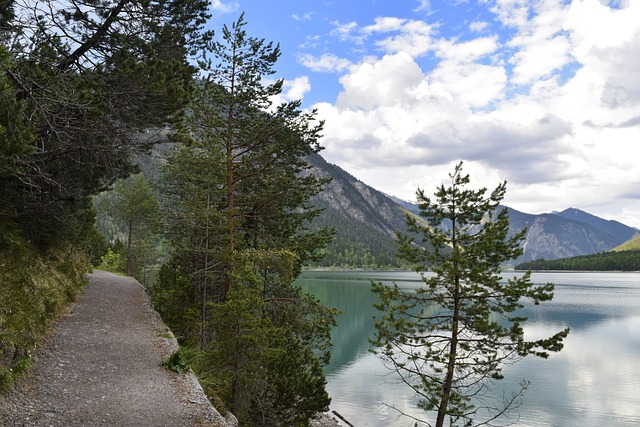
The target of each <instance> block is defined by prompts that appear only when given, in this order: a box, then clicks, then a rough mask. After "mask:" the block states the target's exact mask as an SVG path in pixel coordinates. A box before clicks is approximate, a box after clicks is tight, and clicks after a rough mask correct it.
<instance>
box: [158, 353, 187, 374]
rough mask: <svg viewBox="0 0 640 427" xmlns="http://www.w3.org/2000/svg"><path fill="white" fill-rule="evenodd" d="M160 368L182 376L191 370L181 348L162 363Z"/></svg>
mask: <svg viewBox="0 0 640 427" xmlns="http://www.w3.org/2000/svg"><path fill="white" fill-rule="evenodd" d="M162 366H164V367H165V368H167V369H170V370H172V371H174V372H177V373H179V374H184V373H185V372H188V371H189V369H191V362H190V361H189V359H188V358H187V356H186V355H185V353H184V351H183V350H182V348H179V349H177V350H176V351H174V352H173V353H172V354H171V356H169V357H167V358H166V359H164V360H163V361H162Z"/></svg>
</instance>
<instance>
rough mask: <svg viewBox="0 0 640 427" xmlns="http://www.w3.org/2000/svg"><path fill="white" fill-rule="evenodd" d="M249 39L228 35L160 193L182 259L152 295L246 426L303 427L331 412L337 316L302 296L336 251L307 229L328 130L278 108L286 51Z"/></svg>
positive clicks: (237, 30) (205, 62) (236, 31)
mask: <svg viewBox="0 0 640 427" xmlns="http://www.w3.org/2000/svg"><path fill="white" fill-rule="evenodd" d="M245 25H246V24H245V22H244V18H243V16H241V17H240V18H239V20H238V21H237V22H235V23H234V24H233V25H232V27H231V28H229V27H227V26H225V27H224V28H223V30H222V37H221V40H219V41H213V40H211V41H210V43H208V45H207V50H206V51H205V55H204V56H203V57H202V58H201V60H200V61H199V65H200V67H201V73H202V75H203V76H206V77H204V79H203V80H202V81H199V82H198V84H197V87H196V90H195V93H194V98H193V102H192V104H191V105H190V108H189V113H188V114H187V115H186V117H185V120H184V122H183V123H182V126H181V131H180V132H179V137H180V138H179V139H180V141H181V143H182V145H180V146H178V147H176V148H175V149H174V151H173V153H172V155H171V156H170V157H169V158H168V163H167V165H166V167H165V168H164V173H163V176H162V179H161V183H160V189H161V192H162V197H163V205H164V209H165V212H166V214H167V221H168V223H169V230H170V231H171V236H172V240H174V241H175V243H176V244H175V248H176V253H175V256H174V258H173V260H172V261H171V263H170V267H167V268H163V269H162V272H161V280H160V282H159V284H158V286H157V287H156V288H155V289H154V294H155V295H156V300H157V301H158V303H159V307H161V309H166V310H167V312H168V313H169V316H167V318H168V319H171V320H170V322H171V321H175V322H179V323H180V324H178V325H172V327H173V328H175V330H179V331H184V332H183V334H184V336H185V337H188V338H189V339H190V342H188V344H189V345H192V346H199V347H200V348H201V349H202V350H203V351H206V353H207V365H206V366H205V367H203V369H202V370H201V372H202V371H205V372H208V375H212V376H213V378H211V382H212V383H214V384H215V386H214V387H213V389H214V391H215V392H216V393H217V394H218V395H220V396H221V397H222V399H223V400H224V401H225V403H226V405H227V406H228V408H229V409H230V410H231V411H232V412H233V413H234V414H235V415H236V416H237V417H238V418H239V419H240V421H241V423H243V424H246V425H254V426H265V427H266V426H304V425H307V424H308V421H309V418H310V417H311V416H312V415H313V414H314V413H316V412H318V411H323V410H325V409H326V408H327V405H328V402H329V398H328V395H327V393H326V391H325V389H324V385H325V378H324V374H323V372H322V369H321V367H322V366H323V365H324V364H326V363H327V362H328V346H329V344H330V341H329V327H330V325H331V324H332V323H333V316H334V315H335V313H334V312H333V311H332V310H327V309H325V308H324V307H322V306H321V305H320V304H319V303H318V302H317V301H316V300H315V299H314V298H312V297H310V296H309V295H305V294H303V293H302V292H301V291H300V289H299V288H297V287H295V286H294V285H293V281H294V279H295V277H296V276H297V275H298V274H299V273H300V271H301V268H302V264H303V263H304V262H305V261H307V260H310V259H313V258H314V257H317V256H318V254H320V253H321V250H322V248H323V247H324V245H325V244H326V242H327V241H328V240H329V239H330V232H329V231H328V230H326V229H322V230H319V231H310V230H309V229H308V228H307V227H308V226H309V224H310V222H311V220H312V219H313V218H314V217H315V216H316V215H318V214H319V210H317V209H315V208H312V207H310V206H309V205H308V199H309V198H310V197H311V196H313V195H315V194H317V193H318V192H319V191H320V190H321V189H322V186H323V184H324V182H325V181H324V180H319V179H317V178H315V177H314V176H313V175H311V174H310V173H308V169H309V167H310V166H309V164H308V163H307V161H306V157H307V156H309V155H310V154H312V153H316V152H318V151H319V150H320V149H321V147H320V145H319V143H318V137H319V132H320V130H321V128H322V123H316V122H315V112H309V113H307V112H303V111H301V110H300V102H299V101H296V102H289V103H285V104H282V105H278V106H273V105H272V104H271V100H272V97H273V96H275V95H278V94H279V93H280V91H281V90H282V84H283V82H282V81H277V82H275V83H273V84H267V83H265V81H264V79H265V78H266V77H268V76H271V75H272V74H273V73H274V71H273V66H274V64H275V62H276V60H277V59H278V57H279V55H280V51H279V47H278V46H274V45H273V44H272V43H266V42H265V41H264V40H262V39H255V38H252V37H248V36H247V34H246V32H245V29H244V27H245ZM178 304H182V306H181V307H180V309H179V310H176V309H175V307H176V306H177V305H178ZM183 313H188V315H185V314H183ZM196 318H197V319H196Z"/></svg>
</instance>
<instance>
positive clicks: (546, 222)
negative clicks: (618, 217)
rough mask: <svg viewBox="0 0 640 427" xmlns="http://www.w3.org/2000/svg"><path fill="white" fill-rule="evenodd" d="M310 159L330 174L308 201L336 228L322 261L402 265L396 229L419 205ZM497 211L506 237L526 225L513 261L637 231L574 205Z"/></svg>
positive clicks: (595, 245)
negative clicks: (505, 219)
mask: <svg viewBox="0 0 640 427" xmlns="http://www.w3.org/2000/svg"><path fill="white" fill-rule="evenodd" d="M309 163H310V164H311V166H312V168H311V173H314V174H317V175H318V176H320V177H323V178H326V177H329V176H330V177H332V178H333V180H332V182H330V183H329V184H327V187H326V188H325V190H324V191H323V192H322V193H321V194H319V195H318V196H316V197H315V198H314V199H313V200H312V204H315V205H316V206H317V207H321V208H323V209H324V212H323V214H322V215H321V216H320V217H319V218H318V224H319V225H330V226H331V225H332V226H335V227H336V238H335V241H334V242H333V243H332V244H331V245H330V247H329V248H328V251H327V259H326V260H325V262H324V263H323V265H327V266H330V265H341V266H351V267H367V266H374V265H378V266H384V265H387V266H394V267H399V266H401V263H400V262H399V261H398V260H397V259H395V258H396V257H395V253H396V243H395V233H396V231H399V232H401V233H405V234H406V232H407V228H406V215H407V214H415V215H417V214H418V213H419V209H418V206H417V204H415V203H411V202H408V201H406V200H402V199H399V198H397V197H394V196H390V195H387V194H385V193H383V192H381V191H378V190H376V189H374V188H373V187H370V186H368V185H367V184H365V183H363V182H362V181H360V180H358V179H357V178H355V177H354V176H353V175H351V174H350V173H348V172H347V171H345V170H343V169H342V168H340V167H339V166H337V165H334V164H331V163H329V162H327V161H326V160H325V159H324V158H322V157H321V156H320V155H314V156H311V157H310V158H309ZM500 209H508V212H509V222H510V226H511V227H510V230H509V235H514V234H515V233H517V232H518V231H520V230H522V229H523V228H526V229H527V233H526V235H525V239H524V241H523V249H524V253H523V255H522V256H521V257H520V258H518V259H517V260H514V261H512V262H513V264H512V265H515V264H517V263H520V262H524V261H532V260H535V259H558V258H567V257H573V256H578V255H588V254H593V253H598V252H604V251H609V250H612V249H613V248H616V247H618V246H619V245H621V244H623V243H624V242H626V241H628V240H630V239H631V238H632V237H633V236H634V235H635V234H636V233H638V230H637V229H635V228H633V227H630V226H627V225H625V224H622V223H620V222H618V221H613V220H606V219H603V218H600V217H597V216H595V215H592V214H590V213H588V212H585V211H582V210H580V209H576V208H567V209H565V210H563V211H561V212H551V213H543V214H529V213H524V212H520V211H518V210H516V209H513V208H511V207H508V206H501V207H500ZM416 241H417V242H418V243H419V241H418V240H416ZM358 252H361V253H360V254H358ZM345 262H346V265H345Z"/></svg>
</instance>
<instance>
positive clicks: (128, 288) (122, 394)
mask: <svg viewBox="0 0 640 427" xmlns="http://www.w3.org/2000/svg"><path fill="white" fill-rule="evenodd" d="M90 282H91V283H90V285H89V286H88V287H87V288H86V290H85V292H84V293H83V295H82V296H81V297H80V299H79V301H78V302H77V303H76V305H75V306H74V307H73V308H72V309H71V311H70V312H69V314H67V315H66V316H64V317H63V318H62V319H61V321H60V322H58V323H57V324H56V325H55V326H54V328H53V331H52V333H51V335H50V336H49V337H48V339H47V340H46V342H45V344H44V345H43V348H41V349H40V350H39V351H38V356H37V358H36V361H35V363H34V365H33V366H32V367H31V369H30V373H29V375H28V376H27V377H26V378H24V379H23V381H21V382H20V384H19V386H18V387H16V389H14V390H13V391H11V392H10V393H9V394H8V395H6V396H0V426H11V427H13V426H45V427H46V426H52V427H62V426H87V427H89V426H132V427H133V426H136V427H161V426H171V427H179V426H185V427H187V426H189V427H190V426H220V427H222V426H226V424H225V423H224V420H223V419H222V417H221V416H220V415H219V414H218V413H217V412H216V411H215V409H214V408H213V407H212V406H211V405H210V404H209V402H208V401H207V399H206V397H205V396H204V393H203V392H202V389H201V388H200V386H199V384H198V383H197V381H196V380H195V379H194V377H193V375H178V374H176V373H174V372H171V371H169V370H167V369H165V368H163V367H161V366H160V363H161V361H162V359H163V358H164V357H166V356H168V355H169V354H171V352H172V351H173V350H175V345H176V344H175V340H173V339H168V338H166V337H163V336H162V335H163V333H165V332H166V331H167V329H166V326H164V324H162V322H161V321H160V320H159V319H158V317H157V315H156V313H155V312H154V311H153V309H152V308H151V306H150V304H149V299H148V297H147V295H146V293H145V291H144V289H143V288H142V286H141V285H140V284H139V283H138V282H136V281H135V280H133V279H131V278H127V277H121V276H117V275H114V274H111V273H106V272H103V271H95V272H94V273H93V274H91V275H90ZM164 335H165V336H166V334H164Z"/></svg>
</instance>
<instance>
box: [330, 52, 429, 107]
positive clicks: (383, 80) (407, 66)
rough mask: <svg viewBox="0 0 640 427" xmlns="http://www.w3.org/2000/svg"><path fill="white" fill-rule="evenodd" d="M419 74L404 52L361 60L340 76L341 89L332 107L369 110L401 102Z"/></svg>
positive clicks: (414, 64) (416, 67)
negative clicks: (342, 89)
mask: <svg viewBox="0 0 640 427" xmlns="http://www.w3.org/2000/svg"><path fill="white" fill-rule="evenodd" d="M422 77H423V75H422V71H421V70H420V67H419V66H418V65H417V64H416V63H415V62H414V61H413V59H412V58H411V57H410V56H409V55H408V54H406V53H404V52H401V53H397V54H395V55H385V56H384V57H382V58H381V59H379V60H377V59H375V60H371V61H364V62H363V63H362V64H360V65H358V66H354V67H353V68H352V71H351V73H349V74H347V75H345V76H343V77H341V78H340V83H342V85H343V87H344V91H343V92H342V93H340V95H339V96H338V100H337V104H336V106H337V107H338V108H340V109H349V108H354V109H365V110H369V109H372V108H375V107H377V106H383V105H395V104H398V103H401V102H402V100H403V98H405V96H406V94H407V92H408V91H410V90H412V89H414V88H415V87H416V86H417V85H418V84H419V83H420V82H421V80H422Z"/></svg>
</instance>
